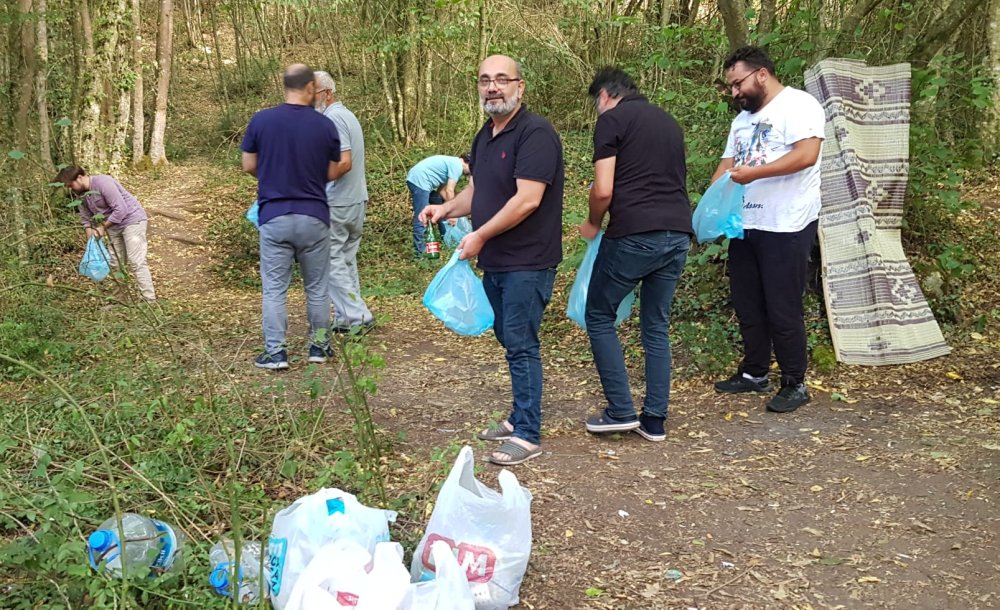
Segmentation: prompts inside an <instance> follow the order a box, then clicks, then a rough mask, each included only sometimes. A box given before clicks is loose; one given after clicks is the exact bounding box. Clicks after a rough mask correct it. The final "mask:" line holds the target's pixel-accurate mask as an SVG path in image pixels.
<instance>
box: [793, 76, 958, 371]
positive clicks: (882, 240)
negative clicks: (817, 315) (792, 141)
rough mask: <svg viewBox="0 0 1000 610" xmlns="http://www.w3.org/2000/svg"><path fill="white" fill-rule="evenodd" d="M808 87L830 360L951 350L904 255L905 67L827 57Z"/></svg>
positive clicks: (887, 358) (903, 357)
mask: <svg viewBox="0 0 1000 610" xmlns="http://www.w3.org/2000/svg"><path fill="white" fill-rule="evenodd" d="M806 90H807V91H809V93H811V94H812V95H813V97H815V98H816V99H818V100H819V101H820V103H821V104H823V108H824V109H825V110H826V140H825V142H824V143H823V159H822V163H823V165H822V168H823V208H822V211H821V212H820V224H819V239H820V249H821V251H822V257H823V287H824V294H825V295H826V306H827V311H828V312H829V318H830V332H831V334H832V335H833V347H834V350H835V351H836V354H837V359H838V360H840V361H841V362H845V363H848V364H903V363H907V362H916V361H919V360H926V359H928V358H934V357H936V356H942V355H944V354H947V353H948V352H950V351H951V348H950V347H948V346H947V345H946V344H945V342H944V337H943V336H942V335H941V329H940V328H939V327H938V324H937V321H935V319H934V315H933V314H932V313H931V310H930V307H929V306H928V305H927V300H926V299H925V298H924V295H923V293H922V292H921V290H920V286H919V285H918V283H917V279H916V277H915V276H914V275H913V270H912V269H911V268H910V265H909V263H907V262H906V256H905V255H904V254H903V247H902V243H901V242H900V236H899V229H900V224H901V222H902V218H903V195H904V193H905V192H906V176H907V171H908V169H909V154H910V152H909V125H910V66H909V64H897V65H894V66H884V67H868V66H866V65H865V64H864V62H859V61H851V60H843V59H825V60H823V61H821V62H819V63H818V64H816V66H814V67H813V68H810V69H809V70H808V71H806Z"/></svg>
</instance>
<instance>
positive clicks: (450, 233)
mask: <svg viewBox="0 0 1000 610" xmlns="http://www.w3.org/2000/svg"><path fill="white" fill-rule="evenodd" d="M469 233H472V222H471V221H470V220H469V217H468V216H462V217H461V218H459V219H458V220H456V221H455V224H454V226H452V225H448V228H447V229H446V230H445V232H444V245H446V246H448V247H449V248H457V247H458V244H460V243H462V238H463V237H465V236H466V235H468V234H469Z"/></svg>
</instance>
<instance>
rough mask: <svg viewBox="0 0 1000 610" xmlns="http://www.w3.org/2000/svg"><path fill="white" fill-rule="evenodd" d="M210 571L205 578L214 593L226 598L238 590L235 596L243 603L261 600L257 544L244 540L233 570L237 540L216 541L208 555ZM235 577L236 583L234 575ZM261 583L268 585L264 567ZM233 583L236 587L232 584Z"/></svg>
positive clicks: (258, 548)
mask: <svg viewBox="0 0 1000 610" xmlns="http://www.w3.org/2000/svg"><path fill="white" fill-rule="evenodd" d="M208 557H209V563H210V564H211V566H212V573H211V574H210V575H209V577H208V582H209V584H211V585H212V588H214V589H215V592H216V593H218V594H219V595H222V596H225V597H232V596H233V591H234V590H235V591H236V592H237V596H238V597H237V599H238V600H239V601H240V603H243V604H252V603H254V602H256V601H257V600H258V599H260V592H261V578H260V543H259V542H244V543H243V546H242V548H241V549H240V565H239V567H238V568H237V570H236V571H235V574H234V572H233V567H234V563H235V561H236V543H235V542H233V541H232V540H230V539H229V538H226V539H223V540H221V541H219V542H216V543H215V544H214V545H213V546H212V550H211V551H209V554H208ZM234 576H235V579H236V580H235V583H234V581H233V578H234ZM263 581H264V583H265V584H264V586H265V587H266V586H267V584H266V583H267V582H268V575H267V569H266V567H265V572H264V579H263ZM234 584H235V586H233V585H234Z"/></svg>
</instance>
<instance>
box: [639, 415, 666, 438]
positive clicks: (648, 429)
mask: <svg viewBox="0 0 1000 610" xmlns="http://www.w3.org/2000/svg"><path fill="white" fill-rule="evenodd" d="M664 421H665V420H664V418H662V417H653V416H652V415H640V416H639V427H638V428H636V429H635V432H636V434H638V435H639V436H641V437H642V438H644V439H646V440H647V441H652V442H654V443H659V442H661V441H665V440H667V433H666V431H665V430H664V429H663V422H664Z"/></svg>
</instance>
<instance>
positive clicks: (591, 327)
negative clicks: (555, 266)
mask: <svg viewBox="0 0 1000 610" xmlns="http://www.w3.org/2000/svg"><path fill="white" fill-rule="evenodd" d="M690 248H691V236H690V235H688V234H687V233H681V232H678V231H650V232H648V233H638V234H635V235H627V236H625V237H620V238H618V239H612V238H609V237H604V239H603V240H601V248H600V250H598V252H597V260H596V261H595V262H594V272H593V275H592V276H591V278H590V289H589V290H588V293H587V334H588V335H589V336H590V349H591V351H593V353H594V364H595V365H596V366H597V373H598V375H600V377H601V385H602V386H603V388H604V397H605V398H606V399H607V401H608V407H607V409H608V415H609V416H611V417H613V418H615V419H633V418H634V417H635V406H634V405H633V403H632V392H631V390H630V389H629V383H628V373H627V372H626V371H625V357H624V355H623V354H622V345H621V342H620V341H619V340H618V333H617V332H615V315H616V310H617V309H618V305H619V304H620V303H621V302H622V299H624V298H625V295H627V294H628V293H629V292H631V291H632V290H634V289H635V287H636V285H637V284H639V283H640V282H641V283H642V287H641V289H640V292H639V324H640V329H641V334H642V347H643V349H644V350H645V352H646V398H645V401H644V402H643V413H644V414H646V415H649V416H652V417H666V416H667V405H668V403H669V402H670V366H671V358H670V335H669V334H668V325H669V324H670V306H671V304H672V303H673V300H674V290H675V289H676V288H677V281H678V280H679V279H680V277H681V272H682V271H683V270H684V261H686V260H687V253H688V250H689V249H690Z"/></svg>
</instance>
